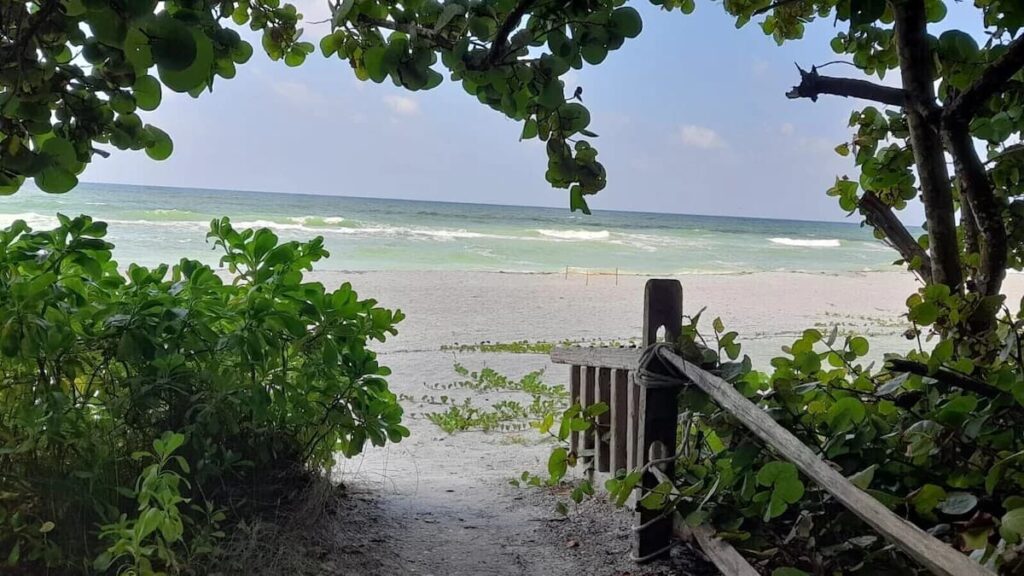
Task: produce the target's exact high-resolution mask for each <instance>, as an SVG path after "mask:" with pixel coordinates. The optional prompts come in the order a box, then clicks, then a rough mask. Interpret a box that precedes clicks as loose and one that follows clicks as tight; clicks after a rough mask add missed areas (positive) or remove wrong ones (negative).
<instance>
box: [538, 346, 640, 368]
mask: <svg viewBox="0 0 1024 576" xmlns="http://www.w3.org/2000/svg"><path fill="white" fill-rule="evenodd" d="M640 353H641V351H640V349H639V348H581V347H576V346H558V347H555V348H554V349H552V350H551V361H552V362H554V363H555V364H576V365H577V366H594V367H597V366H600V367H603V368H618V369H621V370H635V369H636V364H637V362H638V361H639V360H640Z"/></svg>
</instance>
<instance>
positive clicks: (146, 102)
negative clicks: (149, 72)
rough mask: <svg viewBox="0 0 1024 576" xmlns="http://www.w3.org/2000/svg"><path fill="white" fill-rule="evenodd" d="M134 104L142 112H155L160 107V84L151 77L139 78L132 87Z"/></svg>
mask: <svg viewBox="0 0 1024 576" xmlns="http://www.w3.org/2000/svg"><path fill="white" fill-rule="evenodd" d="M132 91H133V94H134V95H135V104H136V105H137V106H138V107H139V108H141V109H143V110H147V111H149V110H156V109H157V107H158V106H160V99H161V93H160V82H159V81H158V80H157V79H156V78H153V77H152V76H139V78H138V79H137V80H135V84H134V85H133V86H132Z"/></svg>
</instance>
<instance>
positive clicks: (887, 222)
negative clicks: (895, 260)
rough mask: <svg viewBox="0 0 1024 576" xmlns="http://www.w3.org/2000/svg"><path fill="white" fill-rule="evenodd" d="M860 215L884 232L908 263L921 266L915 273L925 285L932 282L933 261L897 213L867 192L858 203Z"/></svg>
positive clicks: (873, 194)
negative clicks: (915, 263) (916, 263)
mask: <svg viewBox="0 0 1024 576" xmlns="http://www.w3.org/2000/svg"><path fill="white" fill-rule="evenodd" d="M857 206H858V208H860V213H861V214H863V215H864V217H865V218H866V219H867V221H868V224H870V225H871V226H873V227H874V228H877V229H878V230H881V231H882V234H884V235H885V238H886V239H887V240H888V241H889V242H890V243H891V244H892V245H893V247H894V248H896V251H897V252H899V253H900V256H902V257H903V259H904V260H906V261H907V263H911V262H914V261H915V260H916V261H917V262H918V263H919V264H920V265H919V266H918V267H917V268H916V269H914V272H915V273H916V274H917V275H918V276H920V277H921V280H924V282H925V283H931V281H932V260H931V258H929V257H928V253H927V252H926V251H925V249H924V248H922V247H921V245H920V244H918V242H917V239H916V238H914V237H913V235H911V234H910V232H908V231H907V227H906V226H904V225H903V223H902V222H900V219H899V218H897V217H896V213H895V212H893V210H892V208H890V207H889V205H887V204H886V203H885V202H882V199H881V198H879V197H878V196H877V195H876V194H875V193H874V192H870V191H869V192H865V193H864V195H863V196H861V198H860V201H859V202H858V203H857Z"/></svg>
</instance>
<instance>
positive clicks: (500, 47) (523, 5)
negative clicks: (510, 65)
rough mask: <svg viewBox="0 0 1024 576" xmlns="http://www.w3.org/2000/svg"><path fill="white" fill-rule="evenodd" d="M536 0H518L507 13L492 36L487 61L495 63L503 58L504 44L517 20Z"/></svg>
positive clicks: (506, 42) (521, 17) (517, 24)
mask: <svg viewBox="0 0 1024 576" xmlns="http://www.w3.org/2000/svg"><path fill="white" fill-rule="evenodd" d="M537 1H538V0H519V2H517V3H516V6H515V8H513V9H512V11H511V12H509V13H508V16H506V17H505V20H504V21H503V22H502V23H501V26H500V27H498V32H497V34H495V36H494V42H492V43H491V51H490V52H489V53H488V54H487V61H488V62H490V63H491V64H497V63H499V62H501V61H502V59H504V58H505V45H506V44H508V37H509V36H510V35H511V34H512V31H513V30H515V29H516V27H517V26H519V21H520V20H522V19H523V16H524V15H525V14H526V13H527V12H529V11H530V9H531V8H533V6H534V5H535V4H536V3H537Z"/></svg>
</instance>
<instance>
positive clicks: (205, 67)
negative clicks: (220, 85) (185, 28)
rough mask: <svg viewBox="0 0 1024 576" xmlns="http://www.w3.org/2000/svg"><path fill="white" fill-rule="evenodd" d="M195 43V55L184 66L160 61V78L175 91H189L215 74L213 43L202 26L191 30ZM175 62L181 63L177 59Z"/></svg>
mask: <svg viewBox="0 0 1024 576" xmlns="http://www.w3.org/2000/svg"><path fill="white" fill-rule="evenodd" d="M190 34H191V35H192V41H193V44H194V45H195V56H194V58H192V60H191V62H190V64H189V65H188V66H186V67H184V68H178V67H176V66H168V65H164V64H160V63H159V62H158V65H157V72H158V73H159V74H160V80H161V81H162V82H163V83H164V84H165V85H166V86H167V87H168V88H170V89H171V90H174V91H175V92H189V91H191V90H193V89H196V88H199V87H202V86H204V85H205V84H206V83H207V82H208V81H209V80H210V76H211V75H212V74H213V43H212V42H210V39H209V38H208V37H207V36H206V35H205V34H204V33H203V32H202V29H201V28H198V27H197V28H193V29H191V30H190ZM175 64H180V62H178V61H176V62H175Z"/></svg>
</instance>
